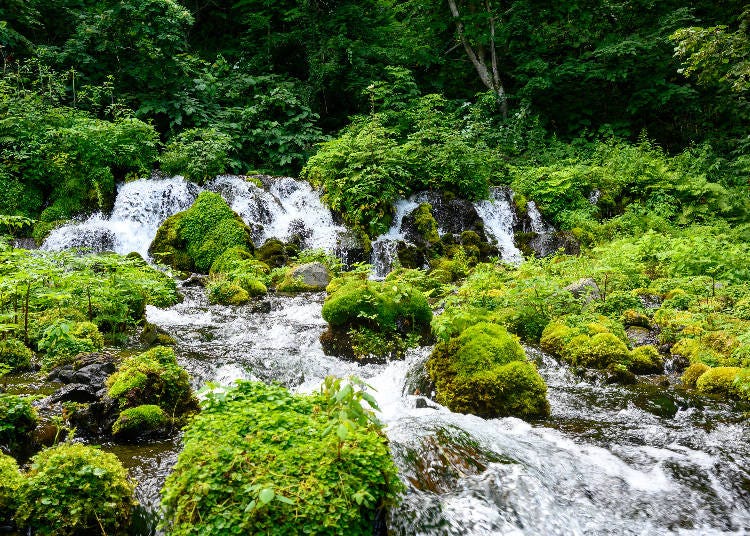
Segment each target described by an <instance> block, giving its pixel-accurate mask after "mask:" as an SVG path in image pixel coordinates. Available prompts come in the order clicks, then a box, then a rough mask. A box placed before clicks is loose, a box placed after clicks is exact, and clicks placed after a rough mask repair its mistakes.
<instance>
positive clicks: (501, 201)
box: [474, 188, 523, 263]
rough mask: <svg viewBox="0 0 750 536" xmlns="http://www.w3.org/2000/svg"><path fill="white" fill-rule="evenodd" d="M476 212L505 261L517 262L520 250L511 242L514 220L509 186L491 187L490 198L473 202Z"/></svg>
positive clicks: (519, 259)
mask: <svg viewBox="0 0 750 536" xmlns="http://www.w3.org/2000/svg"><path fill="white" fill-rule="evenodd" d="M474 208H475V209H476V211H477V214H479V216H480V217H481V218H482V221H483V222H484V231H485V233H486V234H487V237H488V238H491V239H493V240H494V241H495V244H496V245H497V247H498V248H499V249H500V253H501V255H502V258H503V260H504V261H506V262H511V263H519V262H521V260H523V257H522V256H521V252H520V251H519V249H518V248H517V247H516V245H515V244H514V243H513V224H514V223H515V221H516V216H515V211H514V210H513V191H512V190H511V189H510V188H492V190H491V191H490V198H489V199H488V200H486V201H477V202H476V203H474Z"/></svg>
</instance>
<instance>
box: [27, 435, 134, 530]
mask: <svg viewBox="0 0 750 536" xmlns="http://www.w3.org/2000/svg"><path fill="white" fill-rule="evenodd" d="M20 499H21V500H20V503H21V504H20V507H19V508H18V511H17V513H16V523H18V525H19V527H22V528H28V529H31V530H33V531H34V534H39V535H50V536H54V535H67V534H86V533H90V534H94V533H96V534H99V533H100V532H105V533H107V534H123V533H124V530H125V529H126V528H127V526H128V524H129V521H130V514H131V510H132V508H133V507H134V506H135V505H136V503H135V501H134V500H133V484H132V483H131V482H130V481H129V480H128V475H127V471H126V470H125V468H124V467H123V466H122V464H121V463H120V461H119V460H118V459H117V457H116V456H115V455H114V454H110V453H106V452H102V451H101V450H99V449H97V448H94V447H90V446H85V445H81V444H61V445H57V446H56V447H52V448H49V449H45V450H43V451H42V452H40V453H39V454H37V455H36V456H34V457H33V458H32V459H31V469H30V470H29V472H28V474H27V476H26V478H25V479H24V481H23V483H22V484H21V488H20Z"/></svg>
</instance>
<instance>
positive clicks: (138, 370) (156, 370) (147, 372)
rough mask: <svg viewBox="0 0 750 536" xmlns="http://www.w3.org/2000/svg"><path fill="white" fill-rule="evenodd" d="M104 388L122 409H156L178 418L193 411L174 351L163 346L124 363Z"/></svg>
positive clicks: (189, 391) (184, 374)
mask: <svg viewBox="0 0 750 536" xmlns="http://www.w3.org/2000/svg"><path fill="white" fill-rule="evenodd" d="M107 387H108V393H107V394H108V395H109V396H110V397H111V398H113V399H115V400H116V401H117V402H118V404H119V406H120V408H122V409H125V408H132V407H136V406H141V405H158V406H159V407H160V408H162V409H163V410H164V411H166V412H167V414H169V415H181V414H183V413H186V412H190V411H193V410H194V409H195V408H196V400H195V397H194V395H193V392H192V389H191V387H190V381H189V377H188V374H187V372H185V369H183V368H182V367H180V366H179V365H178V364H177V360H176V359H175V355H174V350H172V349H171V348H165V347H163V346H156V347H154V348H151V349H150V350H148V351H146V352H144V353H142V354H139V355H137V356H133V357H128V358H126V359H124V360H123V361H122V362H121V363H120V365H119V366H118V367H117V371H116V372H115V373H114V374H112V375H111V376H110V377H109V378H108V379H107Z"/></svg>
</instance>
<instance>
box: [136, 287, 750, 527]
mask: <svg viewBox="0 0 750 536" xmlns="http://www.w3.org/2000/svg"><path fill="white" fill-rule="evenodd" d="M185 293H186V299H185V301H184V302H183V303H181V304H179V305H176V306H174V307H172V308H170V309H166V310H160V309H156V308H153V307H149V308H148V312H147V314H148V318H149V320H150V321H151V322H154V323H156V324H157V325H159V326H161V327H163V328H165V329H166V330H167V331H168V332H169V333H170V334H171V335H173V336H174V337H175V338H176V340H177V351H178V358H179V360H180V362H181V364H183V365H184V366H185V367H186V368H187V369H188V370H189V371H190V372H191V374H193V376H194V378H195V383H196V385H200V384H203V383H204V382H206V381H218V382H221V383H229V382H230V381H232V380H233V379H235V378H239V377H242V378H259V379H262V380H264V381H271V380H276V381H279V382H281V383H283V384H284V385H286V386H288V387H290V388H292V389H296V390H301V391H306V392H307V391H311V390H313V389H315V388H317V386H318V385H319V384H320V382H321V381H322V380H323V378H324V377H325V376H326V375H327V374H334V375H337V376H339V377H347V376H349V375H351V374H357V375H358V376H360V377H362V378H364V379H365V380H366V381H367V382H368V383H369V384H370V385H372V386H373V387H374V388H375V389H376V393H375V397H376V398H377V400H378V403H379V405H380V407H381V413H380V418H381V419H382V420H383V422H384V423H385V424H386V433H387V434H388V437H389V440H390V447H391V451H392V453H393V455H394V458H395V460H396V462H397V464H398V466H399V468H400V471H401V474H402V477H403V478H404V480H405V481H406V483H407V488H408V490H407V493H406V495H405V497H404V501H403V503H402V505H401V506H400V507H399V508H398V509H396V510H395V511H393V512H392V515H391V520H390V530H391V533H392V534H400V535H466V534H469V535H487V534H534V535H536V534H566V535H567V534H591V535H599V534H612V535H615V534H616V535H621V534H626V535H627V534H633V535H635V534H666V533H675V534H695V535H698V534H701V535H703V534H744V533H746V530H747V529H748V528H749V527H750V472H749V471H748V464H747V460H748V459H750V442H749V441H748V439H750V424H748V422H747V421H746V420H745V419H743V418H742V416H741V415H740V414H738V413H736V410H733V409H732V408H730V407H729V406H727V405H726V404H723V403H719V402H714V401H711V400H710V399H705V398H692V397H690V396H688V395H686V394H685V393H682V392H680V391H679V390H676V389H673V388H666V389H665V388H661V387H659V388H657V387H652V386H650V385H638V386H630V387H623V386H616V385H604V386H603V385H599V384H597V383H595V382H591V381H588V380H584V379H581V378H580V377H577V376H575V375H573V374H572V373H571V372H570V370H569V369H568V368H567V367H566V366H564V365H560V364H559V363H557V362H556V361H555V360H554V359H552V358H550V357H549V356H547V355H546V354H543V353H541V352H539V351H537V350H534V349H532V348H527V353H528V354H529V355H530V357H531V358H532V359H534V360H535V361H536V362H537V364H538V366H539V369H540V372H541V373H542V375H543V376H544V377H545V380H546V381H547V384H548V386H549V392H548V396H549V400H550V404H551V406H552V416H551V417H550V418H548V419H545V420H543V421H540V422H536V423H526V422H523V421H521V420H519V419H514V418H505V419H489V420H485V419H481V418H479V417H475V416H472V415H461V414H456V413H452V412H450V411H448V410H447V409H446V408H444V407H442V406H440V405H438V404H436V403H434V402H431V401H427V403H424V402H425V401H424V399H422V397H417V396H410V395H405V394H404V392H405V385H406V384H407V376H408V374H409V371H410V370H412V369H414V367H418V366H420V364H421V363H423V361H424V359H425V357H426V356H427V355H428V354H429V351H430V348H423V349H419V350H416V351H412V352H410V353H409V354H408V355H407V359H406V360H405V361H396V362H391V363H388V364H385V365H374V364H368V365H365V366H358V365H357V364H353V363H349V362H344V361H340V360H338V359H336V358H334V357H329V356H325V355H324V354H323V352H322V350H321V347H320V344H319V342H318V340H317V337H318V335H319V334H320V333H321V332H322V331H323V329H324V328H325V322H324V321H323V319H322V318H321V316H320V304H321V301H322V296H320V295H301V296H297V297H281V296H274V297H271V298H270V299H268V300H267V301H265V302H261V303H256V304H255V305H249V306H242V307H224V306H209V305H208V304H207V302H206V299H205V296H204V295H203V292H202V290H201V289H196V288H188V289H185ZM269 309H270V311H269ZM175 448H176V447H175ZM159 457H160V459H162V458H163V457H164V454H163V453H162V452H160V453H159ZM170 459H173V458H170ZM142 465H144V466H146V467H150V466H157V467H159V468H160V469H159V471H157V474H156V475H154V476H152V475H147V474H146V473H147V471H140V474H143V475H144V476H145V477H146V479H147V480H146V482H145V483H144V484H142V487H141V488H140V489H141V490H143V486H146V488H147V489H148V490H150V491H149V492H148V493H146V494H145V495H142V496H141V499H142V500H144V501H145V502H146V503H147V504H155V503H156V501H157V491H158V489H159V487H160V485H161V482H163V478H164V477H163V474H164V472H165V471H164V468H163V467H162V466H161V465H160V464H159V463H155V462H153V461H150V458H148V453H146V458H144V460H143V461H142ZM149 479H150V480H149Z"/></svg>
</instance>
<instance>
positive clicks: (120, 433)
mask: <svg viewBox="0 0 750 536" xmlns="http://www.w3.org/2000/svg"><path fill="white" fill-rule="evenodd" d="M169 423H170V419H169V417H168V416H167V414H166V413H164V410H163V409H161V408H160V407H159V406H155V405H152V404H147V405H142V406H136V407H134V408H128V409H126V410H123V411H122V412H120V415H119V416H118V417H117V420H116V421H115V423H114V424H113V425H112V435H114V436H116V437H133V436H137V435H140V434H143V433H148V432H153V431H155V430H159V429H161V428H164V427H165V426H167V425H168V424H169Z"/></svg>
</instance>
